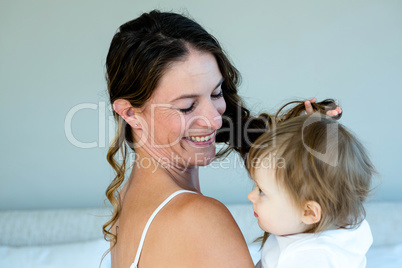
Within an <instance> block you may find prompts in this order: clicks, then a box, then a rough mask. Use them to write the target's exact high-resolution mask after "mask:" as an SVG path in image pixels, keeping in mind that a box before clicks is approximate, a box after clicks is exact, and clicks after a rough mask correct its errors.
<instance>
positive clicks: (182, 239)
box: [169, 194, 254, 267]
mask: <svg viewBox="0 0 402 268" xmlns="http://www.w3.org/2000/svg"><path fill="white" fill-rule="evenodd" d="M173 205H174V206H175V208H174V210H176V212H175V213H169V214H170V215H174V216H173V217H172V216H169V217H170V219H169V221H171V225H172V226H179V228H176V229H174V230H173V231H172V232H171V233H170V235H172V236H171V238H172V237H174V238H175V240H174V243H173V245H171V246H172V248H174V251H175V252H176V254H177V253H178V252H180V253H181V254H183V255H182V257H183V258H184V257H185V258H184V259H186V260H188V261H189V264H190V263H191V264H193V263H197V265H199V267H254V265H253V263H252V260H251V257H250V253H249V251H248V248H247V244H246V242H245V240H244V237H243V235H242V233H241V231H240V229H239V227H238V225H237V224H236V222H235V220H234V219H233V217H232V215H231V213H230V212H229V210H228V209H227V208H226V206H225V205H224V204H222V203H221V202H219V201H218V200H216V199H213V198H210V197H206V196H202V195H195V194H186V195H183V196H182V197H181V198H180V199H178V200H177V202H175V203H174V204H173ZM182 261H183V260H182ZM197 265H196V267H198V266H197ZM192 266H194V265H192Z"/></svg>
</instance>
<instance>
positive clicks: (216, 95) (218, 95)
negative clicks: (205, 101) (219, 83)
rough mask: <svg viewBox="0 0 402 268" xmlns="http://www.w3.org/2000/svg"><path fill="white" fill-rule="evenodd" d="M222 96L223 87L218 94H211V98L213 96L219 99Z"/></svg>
mask: <svg viewBox="0 0 402 268" xmlns="http://www.w3.org/2000/svg"><path fill="white" fill-rule="evenodd" d="M221 97H223V92H222V89H221V90H220V91H219V93H217V94H211V98H213V99H219V98H221Z"/></svg>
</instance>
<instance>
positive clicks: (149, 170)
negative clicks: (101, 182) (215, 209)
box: [131, 149, 200, 192]
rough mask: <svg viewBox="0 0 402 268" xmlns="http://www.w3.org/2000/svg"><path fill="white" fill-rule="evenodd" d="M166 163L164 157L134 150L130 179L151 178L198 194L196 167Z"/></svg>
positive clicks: (173, 162) (197, 172)
mask: <svg viewBox="0 0 402 268" xmlns="http://www.w3.org/2000/svg"><path fill="white" fill-rule="evenodd" d="M175 162H177V161H168V159H167V158H166V157H158V156H156V155H151V154H149V153H147V152H145V151H144V150H141V149H139V150H136V153H135V160H134V164H133V171H132V174H131V177H132V178H135V177H138V178H148V179H150V178H153V179H157V180H161V181H159V183H162V184H164V183H166V184H172V183H173V185H177V186H179V187H180V188H183V189H186V190H192V191H197V192H200V183H199V170H198V167H197V166H191V167H188V166H181V165H178V164H177V163H175Z"/></svg>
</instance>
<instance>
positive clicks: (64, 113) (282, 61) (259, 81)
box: [0, 0, 402, 209]
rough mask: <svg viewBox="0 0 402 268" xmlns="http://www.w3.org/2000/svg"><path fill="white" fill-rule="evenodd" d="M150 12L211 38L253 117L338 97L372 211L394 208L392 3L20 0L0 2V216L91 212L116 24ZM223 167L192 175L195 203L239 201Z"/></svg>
mask: <svg viewBox="0 0 402 268" xmlns="http://www.w3.org/2000/svg"><path fill="white" fill-rule="evenodd" d="M153 8H159V9H161V10H173V11H177V12H184V13H187V14H190V15H191V16H192V17H193V18H194V19H196V20H197V21H198V22H199V23H201V24H202V25H203V26H205V28H206V29H207V30H208V31H210V32H212V33H213V34H214V35H215V36H216V37H217V38H218V40H220V42H221V43H222V45H223V47H224V48H225V50H226V51H227V52H228V54H229V56H230V58H231V59H232V60H233V62H234V63H235V65H236V66H237V67H238V69H239V70H240V71H241V73H242V75H243V84H242V86H241V88H240V93H241V95H242V96H243V97H244V99H245V101H246V103H247V104H248V105H249V107H252V110H253V111H254V112H260V111H267V110H268V111H275V109H277V108H279V107H280V105H282V104H284V103H285V102H286V101H289V100H293V99H295V98H310V97H314V96H315V97H317V98H318V99H319V100H322V99H324V98H328V97H333V98H336V99H338V100H339V103H340V105H341V106H342V108H343V110H344V117H343V119H342V120H341V121H342V123H344V124H345V125H346V126H348V127H349V128H350V129H351V130H353V131H354V133H356V135H357V136H358V137H359V138H360V139H361V140H362V141H363V143H364V144H365V145H366V147H367V148H368V150H369V152H370V155H371V156H372V159H373V162H374V163H375V165H376V167H377V169H378V171H379V173H380V177H379V178H378V182H379V183H380V186H379V187H378V189H377V191H376V194H375V199H377V200H399V201H402V195H400V193H399V192H400V191H401V190H402V180H401V179H400V175H399V174H400V170H399V164H400V162H401V160H402V159H401V157H400V151H401V149H402V146H401V141H400V138H401V137H402V135H401V134H402V126H401V123H400V122H399V121H400V120H399V114H400V113H401V109H400V108H399V106H400V100H401V99H402V94H401V85H402V50H401V47H402V31H401V27H402V16H401V13H402V2H401V1H388V0H387V1H385V0H377V1H368V0H358V1H350V0H332V1H321V0H316V1H297V0H288V1H268V0H264V1H240V0H233V1H213V0H195V1H183V0H165V1H152V0H151V1H149V0H148V1H144V0H143V1H105V0H102V1H100V0H97V1H95V0H91V1H77V0H75V1H50V0H49V1H43V0H38V1H29V0H21V1H1V2H0V92H1V97H0V118H1V125H0V127H1V139H0V148H1V154H0V209H33V208H67V207H68V208H75V207H77V208H78V207H98V206H102V204H103V200H104V191H105V189H106V187H107V185H108V183H109V182H110V181H111V179H112V177H113V172H112V170H111V168H110V167H109V166H108V164H107V162H106V160H105V156H106V152H107V144H108V141H109V139H110V138H111V137H110V136H111V135H110V134H109V129H113V125H112V124H111V123H110V122H109V120H108V119H109V116H110V111H107V110H106V111H105V110H104V107H108V103H107V94H106V84H105V81H104V72H105V67H104V64H105V56H106V54H107V49H108V46H109V44H110V41H111V38H112V36H113V34H114V33H115V31H116V30H117V28H118V26H119V25H121V24H122V23H124V22H126V21H128V20H131V19H133V18H134V17H136V16H138V15H139V14H141V12H144V11H149V10H151V9H153ZM80 108H83V109H81V110H80ZM106 109H108V108H106ZM74 111H77V112H76V113H75V114H74V116H73V117H72V118H71V116H70V115H72V114H73V112H74ZM69 122H71V124H70V123H69ZM65 124H66V125H67V127H68V129H71V131H72V132H71V133H69V132H68V129H67V134H66V128H65ZM70 134H71V135H73V136H71V135H70ZM72 137H74V139H75V143H74V141H73V139H72ZM69 139H70V140H69ZM76 141H80V142H84V143H87V146H88V147H93V148H86V149H85V148H79V147H77V142H76ZM91 142H92V143H93V144H90V143H91ZM88 143H89V144H88ZM232 160H233V159H231V161H230V163H229V162H228V161H227V162H224V163H221V164H218V163H215V164H213V165H211V166H209V167H206V168H201V185H202V190H203V193H204V194H205V195H209V196H212V197H215V198H217V199H219V200H220V201H222V202H224V203H226V204H229V203H239V202H247V197H246V195H247V193H248V191H249V190H250V189H251V187H252V186H251V183H250V181H249V179H248V178H247V175H246V173H245V171H244V169H243V168H242V166H241V162H240V161H232ZM219 165H220V166H221V167H219Z"/></svg>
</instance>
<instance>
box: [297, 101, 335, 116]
mask: <svg viewBox="0 0 402 268" xmlns="http://www.w3.org/2000/svg"><path fill="white" fill-rule="evenodd" d="M316 101H317V100H316V98H312V99H311V100H306V101H305V102H304V107H305V108H306V113H307V114H312V113H314V109H313V106H312V105H311V103H315V102H316ZM341 114H342V109H341V107H339V106H336V107H335V108H334V109H331V110H328V111H327V112H326V115H328V116H330V117H340V116H341Z"/></svg>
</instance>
